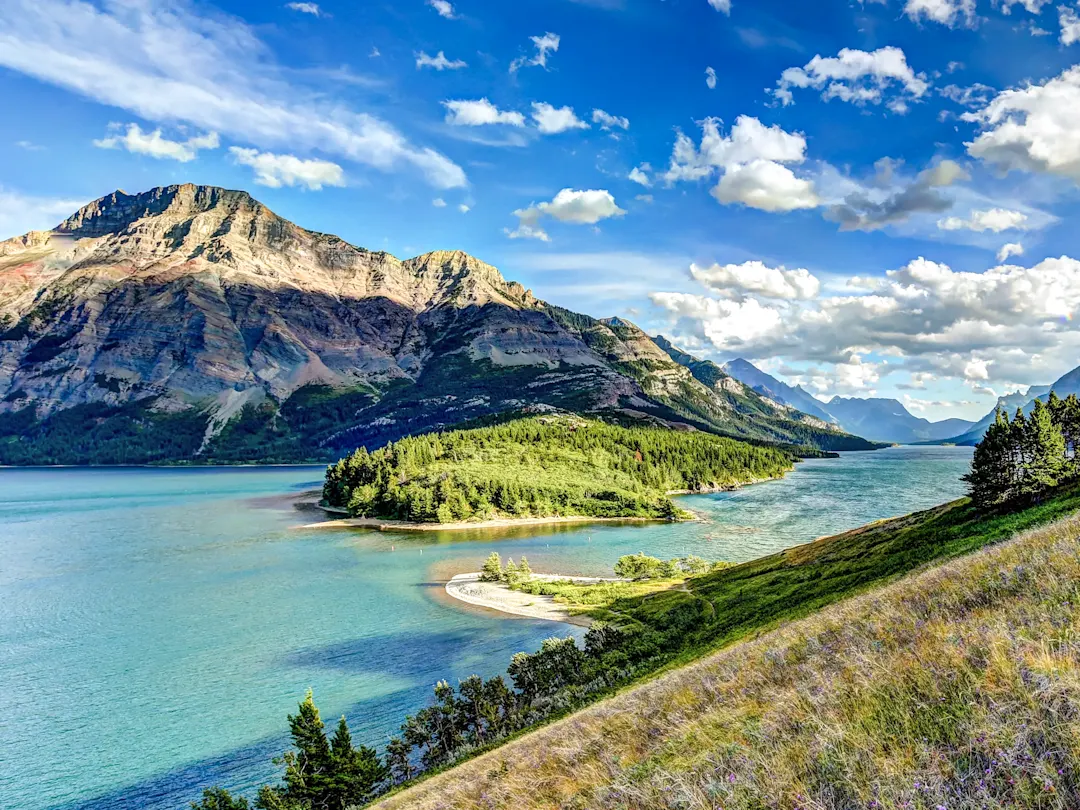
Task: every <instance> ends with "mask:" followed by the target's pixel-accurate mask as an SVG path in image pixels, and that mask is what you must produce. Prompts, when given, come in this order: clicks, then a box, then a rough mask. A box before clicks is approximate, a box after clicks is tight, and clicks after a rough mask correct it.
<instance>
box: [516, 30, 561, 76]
mask: <svg viewBox="0 0 1080 810" xmlns="http://www.w3.org/2000/svg"><path fill="white" fill-rule="evenodd" d="M529 39H530V40H532V44H533V46H534V47H535V48H536V56H534V57H532V58H531V59H530V58H528V57H525V56H519V57H518V58H517V59H515V60H514V61H513V62H511V63H510V72H511V73H514V72H516V71H518V70H520V69H521V68H523V67H542V68H547V58H548V54H549V53H555V52H556V51H558V50H559V41H560V39H559V35H558V34H553V33H551V32H550V31H549V32H548V33H546V34H542V35H541V36H538V37H529Z"/></svg>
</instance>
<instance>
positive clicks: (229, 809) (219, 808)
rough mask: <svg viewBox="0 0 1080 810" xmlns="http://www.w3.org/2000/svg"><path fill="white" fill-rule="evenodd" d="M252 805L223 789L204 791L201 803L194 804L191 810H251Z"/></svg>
mask: <svg viewBox="0 0 1080 810" xmlns="http://www.w3.org/2000/svg"><path fill="white" fill-rule="evenodd" d="M250 807H251V805H249V804H248V800H247V799H245V798H243V797H242V796H236V797H234V796H232V795H231V794H230V793H229V791H227V790H225V789H223V788H209V789H208V790H204V791H203V797H202V801H201V802H192V803H191V810H249V808H250Z"/></svg>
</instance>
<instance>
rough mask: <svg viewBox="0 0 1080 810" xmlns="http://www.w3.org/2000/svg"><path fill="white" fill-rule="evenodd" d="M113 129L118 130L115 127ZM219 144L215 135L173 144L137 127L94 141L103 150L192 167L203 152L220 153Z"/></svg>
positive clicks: (154, 133)
mask: <svg viewBox="0 0 1080 810" xmlns="http://www.w3.org/2000/svg"><path fill="white" fill-rule="evenodd" d="M112 128H113V129H119V126H118V125H113V127H112ZM220 145H221V143H220V140H219V139H218V135H217V133H216V132H207V133H206V134H205V135H196V136H195V137H192V138H188V139H187V140H184V141H173V140H170V139H168V138H166V137H164V136H163V135H162V134H161V130H160V129H155V130H154V131H153V132H143V131H142V128H141V127H140V126H139V125H138V124H128V126H127V130H126V131H124V132H123V134H120V133H117V134H113V135H109V136H107V137H105V138H101V139H100V140H95V141H94V146H97V147H99V148H101V149H126V150H127V151H129V152H133V153H134V154H136V155H147V156H149V157H152V158H157V159H158V160H178V161H180V162H181V163H189V162H190V161H192V160H194V159H195V158H196V157H198V155H199V150H200V149H217V148H218V146H220Z"/></svg>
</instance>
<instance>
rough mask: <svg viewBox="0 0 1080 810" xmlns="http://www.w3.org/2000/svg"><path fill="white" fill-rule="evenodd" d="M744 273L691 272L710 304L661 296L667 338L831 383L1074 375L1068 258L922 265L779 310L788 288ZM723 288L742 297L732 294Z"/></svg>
mask: <svg viewBox="0 0 1080 810" xmlns="http://www.w3.org/2000/svg"><path fill="white" fill-rule="evenodd" d="M751 267H752V270H749V271H747V270H746V269H745V265H744V266H737V268H738V269H736V270H734V271H732V270H728V269H726V268H721V269H720V270H719V271H716V270H713V269H712V268H710V269H709V271H707V272H703V271H702V270H700V269H697V270H696V272H695V271H694V270H693V269H692V271H691V273H692V275H693V277H694V278H697V279H698V281H699V282H702V283H703V284H704V285H705V286H706V287H707V288H708V294H694V293H671V292H657V293H654V294H652V296H651V299H652V301H653V302H654V303H655V304H656V305H657V306H659V307H660V308H661V310H663V311H666V312H667V313H668V314H669V316H670V317H671V319H672V323H671V324H669V325H668V327H666V328H670V329H671V330H672V332H673V333H675V334H685V335H687V336H689V337H690V339H691V340H693V339H698V340H700V341H704V342H706V343H707V344H711V345H712V346H713V347H715V348H716V349H717V351H719V352H724V353H734V352H738V353H740V354H743V355H745V356H748V357H750V358H768V357H778V356H783V357H785V358H788V359H789V360H790V361H791V362H806V363H825V364H835V365H836V366H837V369H836V373H840V369H839V367H841V366H843V367H844V373H847V374H851V375H859V374H862V375H864V378H865V379H869V378H871V377H872V376H873V375H874V374H876V373H878V372H879V371H883V370H882V369H880V368H878V369H877V370H874V369H873V368H870V369H863V368H860V367H861V366H864V365H867V364H868V363H877V362H878V359H880V360H881V362H882V363H887V367H888V370H903V371H906V372H908V373H922V374H935V375H937V376H938V377H939V378H944V377H949V378H954V379H956V380H959V381H967V382H969V383H977V384H979V385H989V384H1002V383H1005V382H1012V381H1015V380H1022V379H1028V380H1029V381H1030V382H1035V381H1039V380H1041V379H1042V377H1043V376H1047V377H1048V378H1049V375H1051V374H1052V373H1054V372H1057V373H1061V371H1062V370H1064V369H1068V368H1071V367H1073V366H1074V365H1075V364H1076V362H1075V356H1076V353H1077V351H1078V350H1080V325H1078V324H1077V323H1076V321H1075V319H1074V318H1073V315H1074V313H1075V312H1076V311H1077V307H1080V261H1077V260H1075V259H1072V258H1069V257H1065V256H1063V257H1060V258H1049V259H1045V260H1043V261H1042V262H1039V263H1038V264H1036V265H1034V266H1033V267H1030V268H1024V267H1019V266H1016V265H999V266H996V267H992V268H990V269H988V270H986V271H985V272H982V273H977V272H960V271H956V270H953V269H952V268H950V267H949V266H948V265H945V264H941V263H937V262H933V261H929V260H926V259H922V258H920V259H915V260H914V261H911V262H909V263H908V264H907V265H905V266H903V267H901V268H899V269H896V270H892V271H889V272H887V273H886V274H885V275H884V276H875V277H851V278H849V279H848V283H847V285H843V284H842V283H835V284H831V285H830V287H829V290H830V291H835V290H843V289H844V288H845V286H846V287H847V289H850V290H857V291H858V294H848V293H845V292H829V293H828V294H824V293H822V292H819V293H818V294H817V295H816V296H815V297H807V295H808V293H809V289H806V290H803V291H802V292H803V294H802V297H794V296H791V295H789V296H788V297H786V298H782V297H779V295H778V293H780V292H781V291H783V282H784V281H786V280H790V279H785V278H784V276H783V275H780V276H777V275H776V274H775V273H770V272H768V270H769V268H767V267H766V268H759V267H756V266H753V265H751ZM729 284H731V285H735V284H737V285H738V287H737V288H736V289H734V292H733V287H730V286H727V285H729ZM792 286H793V290H795V291H797V290H798V286H797V285H794V284H793V285H792ZM788 292H789V293H790V292H792V290H789V291H788ZM770 296H771V297H770ZM853 358H859V359H858V360H855V359H853ZM1031 378H1034V379H1031Z"/></svg>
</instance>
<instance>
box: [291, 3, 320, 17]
mask: <svg viewBox="0 0 1080 810" xmlns="http://www.w3.org/2000/svg"><path fill="white" fill-rule="evenodd" d="M285 8H288V9H292V10H293V11H299V12H300V13H301V14H310V15H311V16H313V17H319V16H321V15H322V9H320V8H319V6H318V5H317V4H315V3H286V4H285Z"/></svg>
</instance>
